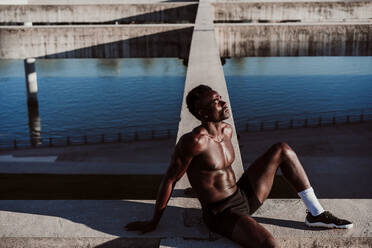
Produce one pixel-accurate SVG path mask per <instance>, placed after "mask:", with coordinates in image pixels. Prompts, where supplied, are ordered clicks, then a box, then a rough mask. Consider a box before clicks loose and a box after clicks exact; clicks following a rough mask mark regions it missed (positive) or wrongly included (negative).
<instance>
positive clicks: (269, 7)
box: [213, 1, 372, 22]
mask: <svg viewBox="0 0 372 248" xmlns="http://www.w3.org/2000/svg"><path fill="white" fill-rule="evenodd" d="M213 6H214V15H215V21H216V22H242V21H243V22H244V21H245V22H258V21H269V22H271V21H272V22H280V21H301V22H324V21H326V22H331V21H352V20H354V21H360V20H365V21H366V20H371V21H372V2H371V1H353V2H351V1H339V2H332V1H330V2H329V1H317V2H299V1H295V2H292V1H291V2H279V1H276V2H262V1H257V2H252V1H237V2H217V3H214V4H213Z"/></svg>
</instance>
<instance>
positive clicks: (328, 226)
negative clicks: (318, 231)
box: [305, 220, 353, 229]
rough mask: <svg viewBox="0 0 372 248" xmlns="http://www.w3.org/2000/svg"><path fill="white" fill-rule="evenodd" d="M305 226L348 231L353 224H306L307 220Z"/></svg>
mask: <svg viewBox="0 0 372 248" xmlns="http://www.w3.org/2000/svg"><path fill="white" fill-rule="evenodd" d="M305 223H306V225H307V226H309V227H326V228H341V229H350V228H352V227H353V224H352V223H351V224H347V225H339V226H338V225H336V224H334V223H331V224H326V223H323V222H313V223H311V222H308V221H307V220H306V221H305Z"/></svg>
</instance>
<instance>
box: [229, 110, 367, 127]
mask: <svg viewBox="0 0 372 248" xmlns="http://www.w3.org/2000/svg"><path fill="white" fill-rule="evenodd" d="M368 120H372V108H366V109H349V110H336V111H327V112H316V113H306V112H304V113H301V114H296V115H293V114H292V115H291V114H280V115H266V116H254V117H251V118H249V119H246V120H239V121H236V122H237V123H236V128H237V130H238V131H240V132H242V131H245V132H254V131H265V130H276V129H292V128H307V127H322V126H332V125H338V124H350V123H362V122H364V121H368Z"/></svg>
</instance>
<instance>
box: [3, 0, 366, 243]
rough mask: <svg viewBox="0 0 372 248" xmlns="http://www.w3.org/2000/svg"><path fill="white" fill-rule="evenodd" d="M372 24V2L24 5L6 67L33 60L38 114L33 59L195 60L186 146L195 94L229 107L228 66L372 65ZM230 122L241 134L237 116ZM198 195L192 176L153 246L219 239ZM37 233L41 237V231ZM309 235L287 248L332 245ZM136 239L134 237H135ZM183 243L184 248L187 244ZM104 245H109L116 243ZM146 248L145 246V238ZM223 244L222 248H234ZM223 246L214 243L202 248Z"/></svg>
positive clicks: (7, 38)
mask: <svg viewBox="0 0 372 248" xmlns="http://www.w3.org/2000/svg"><path fill="white" fill-rule="evenodd" d="M13 3H15V2H13ZM371 20H372V1H342V2H338V1H311V2H305V1H296V2H291V1H287V2H286V1H270V2H265V1H264V2H262V1H260V2H254V1H209V0H200V1H199V2H178V1H174V2H172V1H170V2H163V1H146V2H142V1H141V2H134V1H132V2H130V1H118V0H114V1H113V0H110V1H107V2H105V3H104V4H102V2H99V1H88V0H86V1H85V0H84V1H83V0H80V1H79V2H78V3H76V2H75V1H74V4H72V1H58V4H55V2H54V1H51V0H49V1H48V0H35V1H34V0H29V1H21V0H20V1H18V4H11V5H10V4H3V5H0V23H1V24H2V26H0V58H1V59H7V58H16V59H25V71H26V79H27V87H28V89H29V90H28V92H29V98H30V99H33V100H31V101H29V102H30V104H29V105H30V106H32V105H33V106H35V105H36V106H37V80H36V71H35V68H34V60H32V59H29V58H36V59H47V58H127V57H128V58H129V57H180V58H184V59H187V60H188V69H187V75H186V82H185V90H184V99H183V103H182V109H181V113H180V115H181V120H180V123H179V129H178V135H177V140H178V139H179V138H180V137H181V136H182V135H183V134H184V133H186V132H189V131H191V130H192V128H193V127H195V126H196V125H198V121H197V120H196V119H195V118H194V117H193V116H191V114H190V113H189V112H188V110H187V108H186V105H185V96H186V94H187V93H188V92H189V90H191V89H192V88H193V87H195V86H196V85H198V84H200V83H204V84H208V85H210V86H211V87H212V88H214V89H216V90H217V91H218V92H219V93H220V94H221V95H222V97H223V98H224V99H227V101H228V103H229V96H228V92H227V88H226V82H225V78H224V74H223V70H222V64H221V61H220V57H231V56H371V55H372V30H371V29H372V22H371ZM35 103H36V104H35ZM229 106H231V105H230V104H229ZM34 112H35V111H34ZM30 113H31V112H30ZM32 118H33V119H35V116H33V117H30V119H32ZM229 122H230V124H231V125H233V126H234V121H233V117H232V118H230V120H229ZM36 126H37V124H36ZM233 145H234V150H235V153H236V159H235V162H234V164H233V168H234V171H235V173H236V174H237V177H238V178H239V177H240V175H241V174H242V172H243V165H242V159H241V156H240V150H239V146H238V141H237V137H236V133H234V135H233ZM188 187H189V182H188V180H187V178H186V177H183V178H182V179H181V181H180V182H179V183H178V184H177V186H176V191H177V192H178V193H177V194H176V195H175V196H174V197H172V199H171V200H170V201H169V204H170V205H171V206H172V207H173V208H182V211H178V210H177V211H174V212H173V213H172V214H171V215H170V216H171V217H166V219H165V222H166V223H168V227H170V228H171V226H174V225H177V227H175V228H177V230H176V231H174V230H172V231H164V230H160V232H157V233H155V234H154V235H153V236H152V235H150V236H148V238H156V239H159V238H164V237H167V238H173V239H171V240H170V241H169V242H168V241H165V243H164V244H163V245H164V247H174V246H175V245H176V246H180V247H189V246H191V245H192V246H194V244H193V242H191V243H188V242H187V241H185V240H183V238H187V239H192V240H193V239H198V240H211V239H214V238H213V237H214V236H213V235H212V236H211V234H210V233H209V232H208V231H206V230H205V227H203V225H202V224H201V220H200V219H201V218H200V214H199V212H200V211H199V209H200V205H199V203H198V201H197V200H196V199H195V198H190V196H187V194H186V193H185V189H187V188H188ZM368 202H370V200H368V201H363V202H361V203H360V204H362V205H363V206H364V205H366V204H367V203H368ZM285 206H286V205H285V204H284V205H283V209H286V207H285ZM146 209H147V208H146ZM102 214H104V213H102ZM136 214H139V212H136ZM9 218H11V217H9ZM172 223H173V224H172ZM175 223H176V224H175ZM33 225H34V224H33ZM179 225H180V226H179ZM75 228H76V227H75ZM203 228H204V229H203ZM30 232H31V234H30V235H34V234H32V230H30ZM305 232H306V231H305ZM23 233H24V232H23ZM114 233H115V234H117V232H114ZM300 233H301V232H297V235H299V236H298V237H295V238H294V239H292V241H288V242H287V241H285V242H287V243H285V242H284V241H283V243H282V244H285V245H286V246H287V247H293V246H294V245H296V246H297V245H299V246H301V245H305V246H306V245H310V244H313V243H314V240H316V239H317V238H322V235H315V238H314V239H312V238H309V237H308V236H306V235H305V237H307V238H304V236H301V234H300ZM49 234H50V233H49ZM49 234H48V235H49ZM50 235H51V236H53V235H52V234H50ZM56 235H57V237H59V234H56ZM93 235H97V234H93ZM1 236H4V235H1ZM48 237H49V236H48ZM98 237H100V236H99V235H98ZM128 237H133V235H129V234H128ZM330 237H331V238H329V240H327V241H325V242H328V244H330V243H332V242H334V241H335V240H338V241H337V242H336V243H335V244H337V245H341V246H348V244H351V245H358V244H362V245H366V247H367V246H368V245H371V242H372V240H371V238H370V230H369V231H368V232H367V233H364V232H363V229H357V231H355V232H353V233H352V234H351V236H349V235H348V234H335V235H331V236H330ZM174 238H176V239H174ZM323 238H324V237H323ZM179 239H181V243H182V244H181V243H177V242H179ZM323 240H324V239H323ZM103 241H105V242H106V241H107V236H105V237H104V238H102V242H103ZM3 242H4V244H7V245H8V246H9V245H10V244H12V242H17V241H14V240H12V239H3ZM95 242H97V240H96V241H95ZM141 242H145V241H144V239H142V241H141ZM151 242H152V241H151ZM167 242H168V243H167ZM221 242H222V243H221V245H232V244H230V243H226V242H225V241H221ZM88 243H89V241H88ZM185 243H186V246H185ZM112 244H113V243H112ZM187 244H188V245H187ZM214 244H216V243H213V244H209V245H208V244H206V243H205V242H204V243H203V245H202V246H204V247H205V245H207V246H213V245H214ZM217 244H218V242H217ZM9 247H10V246H9Z"/></svg>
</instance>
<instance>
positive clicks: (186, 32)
mask: <svg viewBox="0 0 372 248" xmlns="http://www.w3.org/2000/svg"><path fill="white" fill-rule="evenodd" d="M192 31H193V28H182V29H177V30H174V31H166V32H160V33H156V34H152V35H144V36H140V37H136V38H130V39H127V40H120V41H116V42H110V43H105V44H99V45H95V46H90V47H85V48H80V49H75V50H70V51H66V52H61V53H55V54H48V55H46V56H41V57H39V58H129V57H130V58H149V57H151V58H152V57H178V58H188V56H189V51H190V45H191V38H192Z"/></svg>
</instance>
